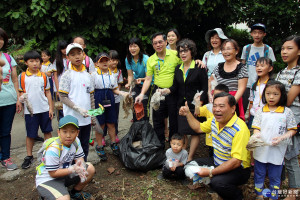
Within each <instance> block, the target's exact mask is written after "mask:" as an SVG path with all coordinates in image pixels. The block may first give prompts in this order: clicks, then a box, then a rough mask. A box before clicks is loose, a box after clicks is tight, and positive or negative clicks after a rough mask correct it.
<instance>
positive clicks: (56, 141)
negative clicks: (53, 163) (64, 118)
mask: <svg viewBox="0 0 300 200" xmlns="http://www.w3.org/2000/svg"><path fill="white" fill-rule="evenodd" d="M72 144H73V145H74V146H75V147H76V152H77V150H78V143H77V142H76V140H75V141H74V142H73V143H72ZM54 145H57V146H58V147H56V146H54ZM49 147H55V148H57V149H58V150H59V152H58V156H59V157H60V155H61V153H62V151H63V144H62V143H61V141H60V138H59V137H52V138H49V139H47V140H46V141H45V142H44V143H43V146H42V147H41V148H40V149H39V150H38V152H37V160H38V161H39V162H40V164H39V165H38V166H37V167H36V170H37V171H38V173H39V175H41V173H42V172H41V168H42V167H44V166H45V154H46V151H47V150H48V148H49Z"/></svg>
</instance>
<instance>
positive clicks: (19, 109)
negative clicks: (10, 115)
mask: <svg viewBox="0 0 300 200" xmlns="http://www.w3.org/2000/svg"><path fill="white" fill-rule="evenodd" d="M22 108H23V106H22V104H21V102H20V101H19V100H17V104H16V111H17V113H20V112H21V111H22Z"/></svg>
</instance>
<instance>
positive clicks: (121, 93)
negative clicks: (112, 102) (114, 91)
mask: <svg viewBox="0 0 300 200" xmlns="http://www.w3.org/2000/svg"><path fill="white" fill-rule="evenodd" d="M119 94H120V95H122V96H123V97H126V96H127V95H129V92H124V91H120V92H119Z"/></svg>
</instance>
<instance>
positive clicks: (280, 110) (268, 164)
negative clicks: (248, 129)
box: [252, 80, 297, 199]
mask: <svg viewBox="0 0 300 200" xmlns="http://www.w3.org/2000/svg"><path fill="white" fill-rule="evenodd" d="M262 102H263V103H264V104H266V105H265V106H263V107H262V108H260V109H259V110H258V111H257V112H256V114H255V117H254V120H253V124H252V128H253V129H254V135H253V137H255V136H256V137H260V138H261V139H262V140H263V141H264V142H266V143H267V144H269V145H268V146H261V147H257V148H255V150H254V152H253V157H254V159H255V163H254V184H255V192H256V194H257V198H256V199H263V189H264V181H265V177H266V174H267V172H268V177H269V181H270V191H271V198H272V199H278V196H277V190H278V189H279V188H280V182H281V172H282V167H283V160H284V155H285V152H286V149H287V146H288V144H289V143H290V141H291V138H292V136H293V135H295V133H296V129H297V125H296V121H295V118H294V115H293V112H292V111H291V109H289V108H288V107H286V102H287V95H286V91H285V87H284V85H283V84H282V83H280V82H279V81H273V80H271V81H269V82H268V83H267V85H266V87H265V89H264V92H263V95H262Z"/></svg>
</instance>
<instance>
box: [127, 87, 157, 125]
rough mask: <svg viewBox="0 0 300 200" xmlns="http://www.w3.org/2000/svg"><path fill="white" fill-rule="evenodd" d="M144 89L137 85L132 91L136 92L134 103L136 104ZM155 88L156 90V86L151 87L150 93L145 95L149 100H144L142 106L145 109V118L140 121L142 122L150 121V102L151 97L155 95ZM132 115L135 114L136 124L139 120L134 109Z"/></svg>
mask: <svg viewBox="0 0 300 200" xmlns="http://www.w3.org/2000/svg"><path fill="white" fill-rule="evenodd" d="M142 87H143V86H142V85H135V87H134V88H133V90H132V91H133V92H134V94H133V95H132V97H133V102H135V98H136V97H137V96H138V95H139V94H140V93H141V91H142ZM153 88H154V86H150V87H149V89H148V91H147V92H146V94H145V97H146V96H147V98H146V99H143V100H142V104H143V107H144V114H145V116H144V117H143V118H142V119H140V121H142V120H148V121H149V116H150V101H151V96H152V94H153V93H154V92H153ZM132 114H133V121H134V122H136V121H137V119H136V114H135V111H134V109H133V112H132Z"/></svg>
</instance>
